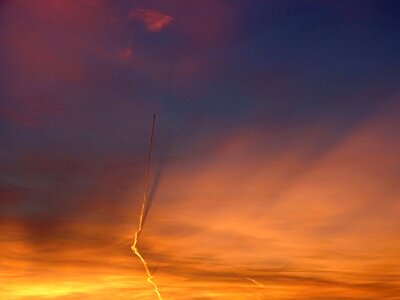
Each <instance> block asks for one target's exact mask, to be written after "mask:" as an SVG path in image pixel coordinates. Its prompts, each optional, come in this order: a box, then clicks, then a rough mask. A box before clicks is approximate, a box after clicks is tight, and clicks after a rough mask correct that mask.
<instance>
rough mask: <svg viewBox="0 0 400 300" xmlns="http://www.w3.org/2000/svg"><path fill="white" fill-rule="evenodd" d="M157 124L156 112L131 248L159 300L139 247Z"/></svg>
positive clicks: (159, 296) (161, 299) (160, 298)
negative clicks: (141, 199) (140, 204)
mask: <svg viewBox="0 0 400 300" xmlns="http://www.w3.org/2000/svg"><path fill="white" fill-rule="evenodd" d="M155 125H156V114H153V125H152V128H151V136H150V144H149V152H148V156H147V175H146V182H145V186H144V193H143V202H142V207H141V209H140V217H139V224H138V228H137V230H136V232H135V236H134V242H133V245H132V246H131V249H132V251H133V252H134V253H135V254H136V256H137V257H139V259H140V261H141V262H142V264H143V267H144V270H145V271H146V275H147V282H149V283H150V284H151V285H153V287H154V292H155V293H156V294H157V297H158V299H159V300H163V298H162V297H161V294H160V292H159V290H158V286H157V284H156V283H155V282H154V281H153V275H151V272H150V269H149V266H148V264H147V262H146V260H145V259H144V258H143V256H142V255H141V254H140V252H139V249H138V247H137V244H138V241H139V235H140V233H141V232H142V230H143V222H144V217H145V212H146V206H147V201H148V194H149V189H150V169H151V166H150V165H151V150H152V148H153V137H154V128H155Z"/></svg>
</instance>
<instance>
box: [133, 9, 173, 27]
mask: <svg viewBox="0 0 400 300" xmlns="http://www.w3.org/2000/svg"><path fill="white" fill-rule="evenodd" d="M129 17H130V19H132V20H139V21H141V22H143V23H144V25H145V26H146V29H147V30H149V31H152V32H158V31H161V30H163V29H164V28H166V27H168V26H169V25H170V24H171V22H172V20H173V19H174V18H173V17H171V16H169V15H166V14H164V13H162V12H160V11H158V10H154V9H144V8H141V9H135V10H133V11H132V12H131V13H130V15H129Z"/></svg>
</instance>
